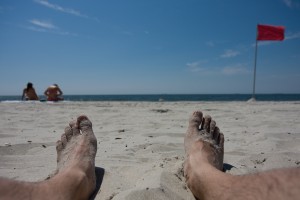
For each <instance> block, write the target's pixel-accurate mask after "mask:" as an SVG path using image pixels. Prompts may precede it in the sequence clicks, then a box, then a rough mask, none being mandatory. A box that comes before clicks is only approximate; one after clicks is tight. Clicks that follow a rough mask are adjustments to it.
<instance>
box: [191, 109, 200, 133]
mask: <svg viewBox="0 0 300 200" xmlns="http://www.w3.org/2000/svg"><path fill="white" fill-rule="evenodd" d="M202 120H203V114H202V112H201V111H195V112H194V113H193V114H192V116H191V117H190V120H189V129H192V130H196V131H198V130H199V126H200V125H201V123H202Z"/></svg>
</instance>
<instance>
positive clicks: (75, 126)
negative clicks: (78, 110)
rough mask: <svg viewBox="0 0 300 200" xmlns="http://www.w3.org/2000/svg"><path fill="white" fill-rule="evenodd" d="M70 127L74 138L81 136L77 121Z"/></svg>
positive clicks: (72, 122)
mask: <svg viewBox="0 0 300 200" xmlns="http://www.w3.org/2000/svg"><path fill="white" fill-rule="evenodd" d="M69 126H70V127H71V129H72V133H73V135H74V136H76V135H79V134H80V130H79V129H78V127H77V125H76V121H75V120H74V121H71V122H70V123H69Z"/></svg>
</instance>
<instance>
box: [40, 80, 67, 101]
mask: <svg viewBox="0 0 300 200" xmlns="http://www.w3.org/2000/svg"><path fill="white" fill-rule="evenodd" d="M44 94H45V96H46V97H47V101H62V100H64V98H63V97H62V94H63V92H62V91H61V89H60V88H59V87H58V85H57V84H53V85H50V86H49V87H48V88H47V89H46V91H45V92H44Z"/></svg>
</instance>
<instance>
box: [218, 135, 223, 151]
mask: <svg viewBox="0 0 300 200" xmlns="http://www.w3.org/2000/svg"><path fill="white" fill-rule="evenodd" d="M218 145H219V146H220V147H221V148H222V149H224V135H223V133H220V132H219V141H218Z"/></svg>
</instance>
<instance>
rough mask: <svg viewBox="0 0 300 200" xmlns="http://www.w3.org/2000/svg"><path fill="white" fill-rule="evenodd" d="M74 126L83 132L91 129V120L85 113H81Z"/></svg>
mask: <svg viewBox="0 0 300 200" xmlns="http://www.w3.org/2000/svg"><path fill="white" fill-rule="evenodd" d="M76 126H77V127H78V128H79V129H80V130H81V131H82V132H83V133H85V132H86V131H92V122H91V121H90V120H89V119H88V118H87V116H85V115H81V116H79V117H78V118H77V123H76Z"/></svg>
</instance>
